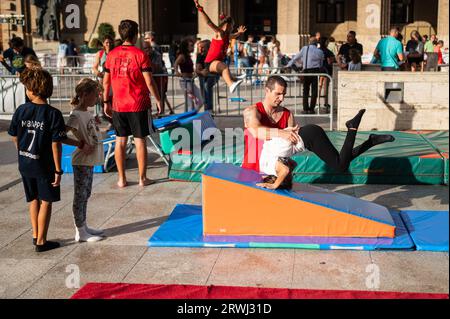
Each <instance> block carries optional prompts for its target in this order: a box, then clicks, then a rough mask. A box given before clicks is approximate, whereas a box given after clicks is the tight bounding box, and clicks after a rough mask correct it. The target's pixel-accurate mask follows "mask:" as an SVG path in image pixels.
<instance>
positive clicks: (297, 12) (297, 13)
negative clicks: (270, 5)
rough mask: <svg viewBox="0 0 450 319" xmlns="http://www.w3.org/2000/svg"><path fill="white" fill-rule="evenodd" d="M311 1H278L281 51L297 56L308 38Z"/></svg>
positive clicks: (278, 36)
mask: <svg viewBox="0 0 450 319" xmlns="http://www.w3.org/2000/svg"><path fill="white" fill-rule="evenodd" d="M309 2H310V0H278V34H277V38H278V40H280V42H281V51H282V52H283V53H286V54H295V53H297V52H298V51H299V49H300V47H301V45H302V44H303V43H304V42H305V38H306V39H307V38H308V33H309V24H310V23H309V13H310V4H309Z"/></svg>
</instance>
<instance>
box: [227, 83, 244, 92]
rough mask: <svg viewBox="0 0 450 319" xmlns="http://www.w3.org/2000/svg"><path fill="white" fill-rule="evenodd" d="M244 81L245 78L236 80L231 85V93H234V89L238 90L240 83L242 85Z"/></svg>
mask: <svg viewBox="0 0 450 319" xmlns="http://www.w3.org/2000/svg"><path fill="white" fill-rule="evenodd" d="M242 82H243V80H239V81H236V82H234V83H233V84H232V85H231V86H230V93H231V94H233V93H234V91H236V89H237V88H238V86H239V85H241V84H242Z"/></svg>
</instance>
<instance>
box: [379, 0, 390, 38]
mask: <svg viewBox="0 0 450 319" xmlns="http://www.w3.org/2000/svg"><path fill="white" fill-rule="evenodd" d="M390 30H391V0H382V1H381V30H380V31H381V34H382V35H384V36H387V35H389V31H390Z"/></svg>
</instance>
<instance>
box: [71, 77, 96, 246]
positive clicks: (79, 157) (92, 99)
mask: <svg viewBox="0 0 450 319" xmlns="http://www.w3.org/2000/svg"><path fill="white" fill-rule="evenodd" d="M75 92H76V96H75V97H74V98H73V100H72V103H71V104H72V106H73V110H72V112H71V113H70V117H69V120H68V122H67V124H66V127H67V131H71V132H72V133H73V135H74V136H75V137H76V138H77V139H78V140H79V141H81V142H82V143H83V145H85V144H87V145H89V148H90V150H91V152H90V153H88V154H86V153H83V152H81V150H79V149H77V150H75V151H74V153H73V155H72V166H73V173H74V175H73V176H74V199H73V216H74V219H75V226H76V230H75V241H77V242H96V241H100V240H102V239H103V237H101V235H103V231H101V230H95V229H91V228H89V227H88V226H87V224H86V213H87V203H88V200H89V197H90V196H91V191H92V181H93V177H94V166H97V165H103V162H104V153H103V143H102V136H101V133H100V130H99V128H98V125H97V122H96V121H95V118H94V116H93V115H92V114H91V112H89V110H88V108H90V107H93V106H95V105H96V104H97V102H98V100H99V97H100V93H101V87H100V85H99V83H98V82H97V81H94V80H92V79H83V80H82V81H81V82H80V83H78V85H77V87H76V88H75Z"/></svg>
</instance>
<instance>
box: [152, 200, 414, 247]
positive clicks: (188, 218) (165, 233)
mask: <svg viewBox="0 0 450 319" xmlns="http://www.w3.org/2000/svg"><path fill="white" fill-rule="evenodd" d="M391 214H392V217H393V220H394V221H395V224H396V226H397V230H396V238H395V239H393V241H392V243H391V244H386V241H385V240H384V241H382V242H380V243H374V244H370V245H367V244H358V243H357V242H358V238H355V244H336V245H333V244H330V243H327V244H322V243H317V241H316V240H315V239H314V238H311V241H310V242H304V243H291V244H290V243H285V242H284V243H281V242H279V243H260V242H259V243H252V242H248V243H245V242H208V241H205V240H204V237H203V218H202V207H201V206H194V205H177V206H176V207H175V209H174V210H173V212H172V214H171V215H170V217H169V218H168V220H167V221H166V222H165V223H164V224H163V225H161V227H160V228H159V229H158V230H157V231H156V233H155V234H154V235H153V236H152V237H151V238H150V240H149V241H148V246H149V247H191V248H212V247H216V248H304V249H317V250H414V243H413V241H412V239H411V237H410V236H409V234H408V231H407V229H406V226H405V225H404V223H403V221H402V218H401V217H400V214H399V213H398V212H391ZM359 240H364V239H362V238H360V239H359Z"/></svg>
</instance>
